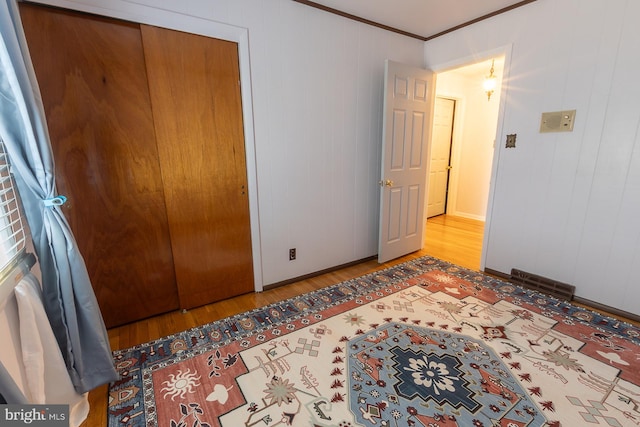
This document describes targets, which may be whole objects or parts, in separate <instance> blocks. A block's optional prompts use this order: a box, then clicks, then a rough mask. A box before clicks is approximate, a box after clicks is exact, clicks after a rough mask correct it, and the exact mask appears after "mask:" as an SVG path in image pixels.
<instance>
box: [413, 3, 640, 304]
mask: <svg viewBox="0 0 640 427" xmlns="http://www.w3.org/2000/svg"><path fill="white" fill-rule="evenodd" d="M639 20H640V2H638V1H636V0H612V1H607V2H604V1H601V0H538V1H536V2H534V3H531V4H529V5H527V6H524V7H521V8H519V9H517V10H515V11H512V12H509V13H507V14H504V15H501V16H497V17H494V18H492V19H490V20H487V21H483V22H481V23H477V24H474V25H473V26H470V27H467V28H465V29H462V30H459V31H456V32H454V33H451V34H449V35H446V36H443V37H441V38H438V39H435V40H433V41H430V42H427V43H426V45H425V61H426V64H427V66H431V67H434V68H437V66H438V64H446V63H449V62H451V61H455V60H456V59H457V58H465V57H473V56H477V55H481V54H482V52H486V51H489V50H492V49H496V48H499V47H501V46H505V45H511V46H512V51H511V62H510V64H508V68H509V70H510V74H509V79H508V82H507V87H503V90H504V91H505V93H504V95H503V96H504V97H505V99H504V101H505V108H504V116H503V118H504V121H503V125H502V127H501V129H499V132H498V137H497V141H498V147H499V150H500V152H499V153H498V158H499V160H498V168H497V175H496V179H495V182H494V183H493V185H494V188H493V191H494V195H495V196H494V200H493V204H492V206H490V212H491V217H490V218H489V224H488V229H487V231H486V232H487V233H489V234H488V237H487V240H486V242H487V243H486V248H485V256H486V267H487V268H491V269H494V270H498V271H502V272H509V271H510V269H511V268H512V267H517V268H521V269H523V270H526V271H530V272H533V273H537V274H541V275H543V276H547V277H551V278H554V279H557V280H561V281H565V282H568V283H572V284H574V285H576V287H577V289H576V294H577V295H578V296H580V297H583V298H586V299H589V300H592V301H595V302H598V303H602V304H605V305H609V306H612V307H617V308H619V309H622V310H625V311H628V312H631V313H635V314H640V305H639V304H638V301H640V287H639V286H638V285H637V284H638V276H637V274H636V270H635V266H636V265H638V264H639V263H640V221H639V220H638V219H639V218H640V144H639V140H640V136H639V132H638V131H639V124H640V102H639V101H638V100H639V99H640V83H639V79H638V69H639V68H640V56H639V55H638V45H639V44H640V26H638V24H637V23H638V21H639ZM565 109H576V110H577V115H576V122H575V127H574V131H573V132H572V133H553V134H540V133H539V132H538V129H539V124H540V114H541V113H542V112H545V111H559V110H565ZM512 133H515V134H517V147H516V148H510V149H506V148H505V147H504V144H505V139H506V135H507V134H512Z"/></svg>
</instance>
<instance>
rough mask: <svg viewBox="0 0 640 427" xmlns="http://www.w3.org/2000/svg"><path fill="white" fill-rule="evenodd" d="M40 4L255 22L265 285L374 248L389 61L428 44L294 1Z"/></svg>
mask: <svg viewBox="0 0 640 427" xmlns="http://www.w3.org/2000/svg"><path fill="white" fill-rule="evenodd" d="M41 2H42V3H48V4H54V5H58V6H62V7H67V8H71V9H77V10H83V11H90V12H94V13H99V14H104V15H107V16H115V17H121V18H125V19H129V20H132V21H138V22H140V21H142V22H147V23H151V24H156V25H160V26H163V25H164V23H170V24H171V26H172V27H173V28H179V29H182V30H184V31H194V32H199V31H200V29H201V28H205V29H206V30H207V32H209V30H210V29H211V28H215V27H217V26H219V25H220V23H223V24H227V26H232V27H234V28H235V27H240V28H244V29H247V32H248V49H249V61H250V75H251V88H250V89H251V94H252V99H253V106H252V107H253V110H252V112H253V123H252V124H253V126H254V135H253V136H254V139H255V160H256V161H255V163H256V171H257V183H258V184H257V193H258V194H257V200H258V204H257V209H254V210H253V212H252V215H253V214H255V213H256V211H257V210H259V238H260V246H259V249H258V250H259V251H260V253H261V255H262V275H263V283H264V284H265V285H268V284H271V283H276V282H279V281H282V280H286V279H289V278H293V277H298V276H301V275H304V274H308V273H312V272H315V271H319V270H322V269H325V268H329V267H333V266H336V265H340V264H343V263H347V262H351V261H354V260H358V259H362V258H365V257H369V256H371V255H375V254H376V253H377V234H378V211H379V207H378V200H379V194H378V193H379V187H378V180H379V179H380V178H379V176H380V166H379V163H380V149H381V138H382V137H381V133H382V122H381V116H382V94H383V73H384V60H385V59H387V58H388V59H392V60H395V61H399V62H404V63H407V64H410V65H414V66H421V65H422V62H423V46H424V44H423V43H422V42H420V41H418V40H415V39H410V38H407V37H404V36H400V35H396V34H393V33H390V32H387V31H384V30H381V29H377V28H373V27H370V26H367V25H364V24H360V23H356V22H354V21H350V20H347V19H345V18H341V17H338V16H335V15H331V14H328V13H326V12H322V11H319V10H316V9H313V8H310V7H308V6H304V5H301V4H299V3H295V2H293V1H291V0H269V1H264V0H181V1H173V0H161V1H160V0H138V1H135V2H134V1H123V0H76V1H63V0H42V1H41ZM144 3H147V4H149V5H154V6H153V7H148V6H145V5H144ZM194 17H195V18H197V19H198V20H199V21H198V22H197V23H194V22H193V20H194ZM202 19H204V20H205V22H201V20H202ZM196 24H197V25H196ZM223 27H224V25H223ZM226 30H230V32H233V31H232V30H233V28H231V29H229V28H227V29H226ZM226 30H225V28H222V30H221V33H224V31H226ZM243 91H246V88H243ZM293 247H295V248H297V260H295V261H289V259H288V253H289V248H293Z"/></svg>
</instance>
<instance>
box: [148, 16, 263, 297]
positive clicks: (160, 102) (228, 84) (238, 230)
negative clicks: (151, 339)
mask: <svg viewBox="0 0 640 427" xmlns="http://www.w3.org/2000/svg"><path fill="white" fill-rule="evenodd" d="M141 30H142V38H143V44H144V52H145V57H146V63H147V74H148V79H149V87H150V92H151V104H152V108H153V115H154V123H155V127H156V139H157V144H158V153H159V155H160V164H161V169H162V176H163V181H164V186H165V197H166V204H167V216H168V218H169V228H170V230H171V243H172V248H173V256H174V260H175V269H176V279H177V283H178V292H179V295H180V305H181V307H182V308H191V307H194V306H198V305H203V304H206V303H209V302H213V301H217V300H221V299H224V298H228V297H231V296H235V295H239V294H243V293H248V292H251V291H253V289H254V285H253V268H252V265H253V263H252V253H251V234H250V226H249V202H248V197H247V190H246V188H247V180H246V164H245V150H244V134H243V126H242V106H241V98H240V77H239V68H238V48H237V44H236V43H232V42H228V41H222V40H217V39H213V38H208V37H202V36H198V35H194V34H187V33H183V32H178V31H171V30H166V29H161V28H157V27H151V26H146V25H142V26H141Z"/></svg>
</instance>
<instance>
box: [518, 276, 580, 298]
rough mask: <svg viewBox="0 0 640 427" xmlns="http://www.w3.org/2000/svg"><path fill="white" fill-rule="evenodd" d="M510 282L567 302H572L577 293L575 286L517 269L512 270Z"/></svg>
mask: <svg viewBox="0 0 640 427" xmlns="http://www.w3.org/2000/svg"><path fill="white" fill-rule="evenodd" d="M509 281H510V282H511V283H515V284H516V285H521V286H523V287H525V288H527V289H532V290H534V291H538V292H541V293H543V294H547V295H551V296H553V297H556V298H558V299H562V300H566V301H571V300H572V299H573V294H574V292H575V291H576V287H575V286H573V285H568V284H566V283H562V282H558V281H556V280H553V279H549V278H547V277H542V276H538V275H537V274H533V273H527V272H526V271H522V270H518V269H517V268H512V269H511V276H510V277H509Z"/></svg>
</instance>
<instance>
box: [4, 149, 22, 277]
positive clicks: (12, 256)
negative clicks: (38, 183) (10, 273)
mask: <svg viewBox="0 0 640 427" xmlns="http://www.w3.org/2000/svg"><path fill="white" fill-rule="evenodd" d="M24 250H25V228H24V224H23V219H22V215H21V207H20V199H19V198H18V195H17V191H16V189H15V181H14V179H13V175H12V174H11V164H10V163H9V155H8V154H7V151H6V149H5V145H4V141H3V140H2V138H0V276H1V275H3V273H5V270H6V269H7V267H9V266H11V265H12V264H13V261H15V260H16V259H18V257H19V256H20V255H21V254H22V253H23V252H24Z"/></svg>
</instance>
